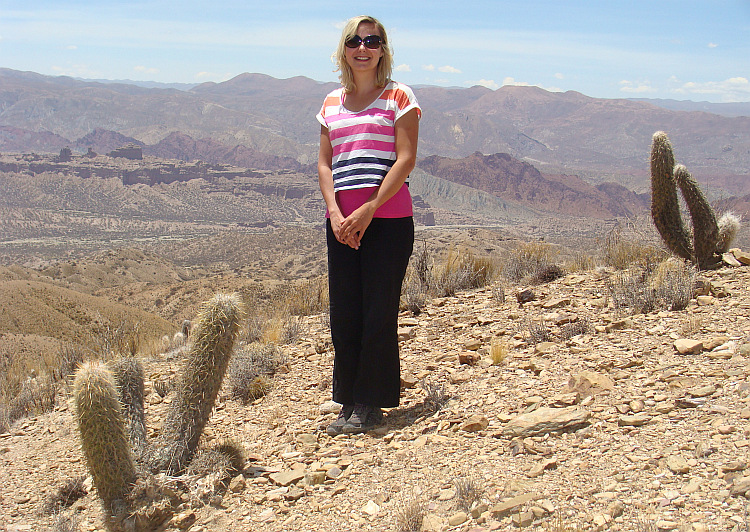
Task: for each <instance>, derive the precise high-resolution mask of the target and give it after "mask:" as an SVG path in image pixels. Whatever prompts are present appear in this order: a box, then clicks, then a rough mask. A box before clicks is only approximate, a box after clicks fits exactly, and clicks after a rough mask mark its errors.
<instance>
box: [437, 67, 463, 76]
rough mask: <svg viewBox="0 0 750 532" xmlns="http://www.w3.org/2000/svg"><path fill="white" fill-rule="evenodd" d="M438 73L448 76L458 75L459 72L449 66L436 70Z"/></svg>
mask: <svg viewBox="0 0 750 532" xmlns="http://www.w3.org/2000/svg"><path fill="white" fill-rule="evenodd" d="M438 70H439V71H440V72H445V73H448V74H460V73H461V71H460V70H459V69H457V68H456V67H452V66H450V65H445V66H441V67H439V68H438Z"/></svg>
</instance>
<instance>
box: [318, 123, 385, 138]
mask: <svg viewBox="0 0 750 532" xmlns="http://www.w3.org/2000/svg"><path fill="white" fill-rule="evenodd" d="M363 133H371V134H375V135H390V136H393V127H390V126H384V125H379V124H357V125H354V126H347V127H340V128H336V129H334V130H333V131H331V132H330V134H329V135H330V138H331V140H335V139H338V138H341V137H348V136H350V135H360V134H363Z"/></svg>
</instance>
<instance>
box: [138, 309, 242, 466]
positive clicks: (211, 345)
mask: <svg viewBox="0 0 750 532" xmlns="http://www.w3.org/2000/svg"><path fill="white" fill-rule="evenodd" d="M242 314H243V313H242V306H241V303H240V299H239V296H238V295H237V294H232V295H227V294H218V295H217V296H215V297H214V298H213V299H211V300H210V301H209V302H208V303H206V304H205V305H204V306H203V307H202V309H201V312H200V314H199V316H198V320H197V323H196V325H195V327H194V329H193V332H192V335H191V337H192V339H193V343H192V346H191V348H190V352H189V353H188V356H187V362H186V365H185V369H184V371H183V373H182V376H181V377H180V379H179V381H178V383H177V385H176V390H177V396H176V397H175V399H174V400H173V401H172V404H171V405H170V409H169V412H168V414H167V419H166V421H165V422H164V426H163V428H162V433H161V434H160V436H159V441H158V443H157V444H156V445H154V447H153V452H152V454H151V457H150V458H149V460H148V462H149V467H150V468H151V469H152V470H158V471H164V472H167V473H169V474H172V475H174V474H177V473H179V472H180V471H182V470H183V469H184V468H185V467H186V466H187V464H188V463H189V462H190V459H191V458H192V456H193V454H194V453H195V451H196V449H197V448H198V441H199V440H200V437H201V434H202V433H203V429H204V427H205V426H206V423H207V422H208V418H209V416H210V415H211V411H212V410H213V407H214V403H215V401H216V397H217V395H218V394H219V389H220V388H221V383H222V380H223V379H224V374H225V373H226V370H227V367H228V365H229V358H230V356H231V354H232V349H233V347H234V342H235V339H236V338H237V334H238V332H239V328H240V323H241V321H242Z"/></svg>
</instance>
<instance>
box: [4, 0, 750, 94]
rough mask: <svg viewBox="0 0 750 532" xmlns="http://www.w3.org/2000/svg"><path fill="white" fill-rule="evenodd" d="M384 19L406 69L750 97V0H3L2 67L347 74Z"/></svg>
mask: <svg viewBox="0 0 750 532" xmlns="http://www.w3.org/2000/svg"><path fill="white" fill-rule="evenodd" d="M362 13H367V14H371V15H373V16H375V17H377V18H379V19H380V20H381V21H382V22H383V23H384V25H385V26H386V29H387V30H388V32H389V37H390V40H391V44H392V46H393V49H394V58H395V65H397V68H396V72H395V73H394V78H395V79H397V80H399V81H402V82H405V83H408V84H411V85H421V84H429V85H441V86H456V87H470V86H472V85H484V86H486V87H489V88H492V89H495V88H498V87H500V86H502V85H507V84H517V85H537V86H540V87H542V88H544V89H547V90H553V91H566V90H575V91H579V92H582V93H584V94H586V95H588V96H593V97H599V98H629V97H643V98H673V99H678V100H694V101H710V102H732V101H745V102H747V101H750V0H702V1H694V0H680V1H675V0H662V1H660V2H653V1H649V2H646V1H642V0H617V1H610V0H598V1H594V0H591V1H572V0H571V1H563V0H556V1H548V0H525V1H518V2H514V1H505V2H502V1H488V0H484V1H471V0H466V1H463V2H459V1H455V0H454V1H443V0H434V1H424V0H400V1H398V2H391V1H386V0H381V1H379V2H367V3H364V2H357V1H348V2H342V1H334V0H291V1H285V0H276V1H258V0H243V1H235V0H230V1H222V0H215V1H213V2H203V1H197V0H181V1H159V0H137V1H120V2H111V1H107V0H98V1H96V2H94V1H88V0H23V1H22V0H0V67H6V68H12V69H16V70H30V71H33V72H38V73H41V74H47V75H69V76H75V77H82V78H89V79H131V80H149V81H159V82H165V83H171V82H183V83H199V82H203V81H224V80H227V79H230V78H231V77H233V76H236V75H238V74H241V73H243V72H260V73H264V74H268V75H271V76H274V77H276V78H288V77H292V76H298V75H302V76H307V77H310V78H313V79H316V80H319V81H335V80H336V79H337V75H336V73H335V72H333V65H332V63H331V61H330V54H331V52H332V51H333V49H334V48H335V46H336V43H337V42H338V38H339V32H340V28H341V25H342V23H343V22H344V21H345V20H346V19H347V18H349V17H351V16H354V15H358V14H362Z"/></svg>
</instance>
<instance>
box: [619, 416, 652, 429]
mask: <svg viewBox="0 0 750 532" xmlns="http://www.w3.org/2000/svg"><path fill="white" fill-rule="evenodd" d="M649 421H651V416H649V415H647V414H635V415H632V416H629V415H624V416H620V417H619V418H618V419H617V424H618V425H620V426H621V427H642V426H643V425H645V424H647V423H648V422H649Z"/></svg>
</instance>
